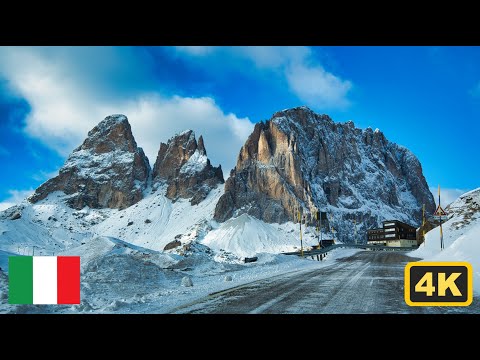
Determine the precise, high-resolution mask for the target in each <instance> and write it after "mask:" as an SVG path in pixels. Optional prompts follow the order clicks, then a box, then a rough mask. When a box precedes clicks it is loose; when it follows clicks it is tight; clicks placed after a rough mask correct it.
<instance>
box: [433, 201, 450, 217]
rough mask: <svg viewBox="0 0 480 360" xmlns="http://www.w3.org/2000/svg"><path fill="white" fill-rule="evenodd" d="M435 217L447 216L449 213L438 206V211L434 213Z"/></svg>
mask: <svg viewBox="0 0 480 360" xmlns="http://www.w3.org/2000/svg"><path fill="white" fill-rule="evenodd" d="M433 216H447V212H446V211H445V210H443V209H442V207H441V206H440V204H439V205H438V206H437V210H435V212H434V213H433Z"/></svg>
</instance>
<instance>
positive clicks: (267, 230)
mask: <svg viewBox="0 0 480 360" xmlns="http://www.w3.org/2000/svg"><path fill="white" fill-rule="evenodd" d="M303 231H305V230H303ZM303 240H304V242H303V245H304V246H305V247H307V246H312V245H316V244H317V239H316V238H315V235H314V233H312V232H311V229H306V231H305V232H304V239H303ZM202 243H203V244H204V245H206V246H208V247H210V248H212V249H214V250H217V251H220V250H225V251H228V252H231V253H233V254H235V255H237V256H241V257H248V256H253V255H256V254H258V253H277V254H278V253H281V252H289V251H295V250H298V249H299V248H300V238H299V229H298V224H297V225H295V224H293V223H286V224H281V225H280V224H267V223H265V222H263V221H261V220H258V219H256V218H254V217H251V216H249V215H247V214H242V215H240V216H239V217H237V218H232V219H229V220H227V221H226V222H224V223H222V224H221V225H220V226H219V227H218V228H217V229H214V230H212V231H210V232H209V233H208V234H207V235H206V236H205V238H204V239H203V241H202Z"/></svg>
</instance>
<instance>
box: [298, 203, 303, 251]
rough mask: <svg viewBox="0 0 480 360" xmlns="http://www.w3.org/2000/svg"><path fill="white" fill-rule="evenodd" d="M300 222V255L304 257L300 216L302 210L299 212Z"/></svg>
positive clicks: (300, 218) (299, 218)
mask: <svg viewBox="0 0 480 360" xmlns="http://www.w3.org/2000/svg"><path fill="white" fill-rule="evenodd" d="M298 222H299V224H300V253H301V255H302V257H303V239H302V217H301V215H300V209H299V210H298Z"/></svg>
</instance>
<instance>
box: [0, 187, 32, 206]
mask: <svg viewBox="0 0 480 360" xmlns="http://www.w3.org/2000/svg"><path fill="white" fill-rule="evenodd" d="M33 191H34V190H33V189H29V190H9V191H8V194H9V197H8V198H6V199H5V200H3V201H2V202H0V211H3V210H6V209H8V208H9V207H11V206H14V205H16V204H18V203H21V202H22V200H23V199H25V198H27V197H28V196H30V195H31V194H32V193H33Z"/></svg>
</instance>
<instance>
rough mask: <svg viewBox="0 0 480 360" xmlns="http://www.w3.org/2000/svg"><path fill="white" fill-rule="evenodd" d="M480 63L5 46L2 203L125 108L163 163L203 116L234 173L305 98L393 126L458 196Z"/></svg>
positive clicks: (472, 150)
mask: <svg viewBox="0 0 480 360" xmlns="http://www.w3.org/2000/svg"><path fill="white" fill-rule="evenodd" d="M479 64H480V48H479V47H419V46H418V47H53V48H43V47H42V48H41V47H33V48H24V47H0V161H1V164H2V177H1V182H0V208H5V207H6V206H8V205H10V204H12V203H14V202H16V201H19V200H21V199H22V198H23V197H24V196H26V195H27V194H28V193H29V192H31V191H32V190H33V189H35V188H36V187H37V186H38V185H40V184H41V183H42V182H44V181H45V180H47V179H48V178H50V177H52V176H53V175H55V174H56V172H57V171H58V168H59V167H60V166H61V165H62V164H63V162H64V161H65V159H66V157H67V156H68V154H69V153H70V152H71V151H72V149H73V148H75V147H76V146H78V145H79V144H81V142H82V141H83V139H84V138H85V136H86V134H87V132H88V130H90V129H91V128H92V127H93V126H95V124H97V123H98V122H99V121H101V120H102V119H103V118H104V117H105V116H107V115H109V114H111V113H123V114H125V115H127V116H128V117H129V120H130V123H131V125H132V129H133V132H134V136H135V138H136V140H137V142H138V144H139V145H140V146H142V147H143V148H144V149H145V151H146V154H147V156H148V157H149V159H150V162H151V163H153V162H154V161H155V156H156V152H157V151H158V147H159V143H160V142H161V141H163V142H165V141H166V140H167V139H168V138H169V137H171V136H172V135H173V134H174V133H175V132H178V131H182V130H184V129H187V128H192V129H193V130H195V132H196V133H197V136H199V135H200V134H203V135H204V138H205V144H206V147H207V152H208V154H209V157H210V158H211V160H212V162H213V164H214V165H217V164H219V163H221V164H222V167H223V169H224V172H225V174H228V172H229V170H230V169H231V168H232V167H233V166H234V164H235V160H236V156H237V154H238V151H239V149H240V147H241V145H242V144H243V143H244V141H245V140H246V138H247V136H248V134H249V133H250V131H251V130H252V128H253V125H254V123H255V122H258V121H260V120H266V119H269V118H270V117H271V115H272V114H273V113H274V112H276V111H278V110H282V109H285V108H289V107H294V106H299V105H307V106H309V107H310V108H312V109H313V110H315V111H317V112H319V113H326V114H329V115H330V116H331V117H332V118H333V119H334V120H335V121H337V122H344V121H348V120H352V121H354V123H355V125H356V126H357V127H360V128H366V127H368V126H370V127H372V128H373V129H375V128H379V129H380V130H381V131H383V132H384V134H385V136H386V137H387V138H388V139H389V140H391V141H394V142H396V143H398V144H401V145H404V146H406V147H407V148H409V149H410V150H412V151H413V153H414V154H415V155H417V157H418V158H419V160H420V161H421V163H422V166H423V170H424V175H425V177H426V179H427V182H428V184H429V185H430V186H431V187H432V188H436V186H437V184H439V183H440V184H441V185H442V188H444V192H443V194H444V198H445V202H448V201H449V200H453V199H454V198H455V197H456V196H458V195H459V194H461V193H462V192H464V191H466V190H471V189H474V188H476V187H479V186H480V166H478V157H479V148H478V143H479V138H480V122H479V120H480V65H479ZM442 202H443V201H442Z"/></svg>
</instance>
